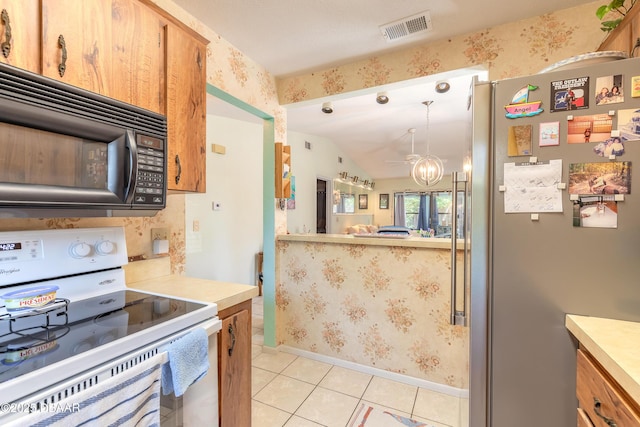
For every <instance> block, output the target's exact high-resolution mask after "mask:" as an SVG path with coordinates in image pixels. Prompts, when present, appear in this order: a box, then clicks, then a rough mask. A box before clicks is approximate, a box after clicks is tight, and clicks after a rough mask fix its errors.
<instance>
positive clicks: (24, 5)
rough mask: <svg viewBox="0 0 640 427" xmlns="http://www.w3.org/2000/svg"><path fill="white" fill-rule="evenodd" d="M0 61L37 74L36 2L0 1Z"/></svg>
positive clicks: (38, 57) (37, 20) (30, 0)
mask: <svg viewBox="0 0 640 427" xmlns="http://www.w3.org/2000/svg"><path fill="white" fill-rule="evenodd" d="M0 13H1V14H0V46H1V49H0V62H4V63H6V64H10V65H14V66H16V67H19V68H23V69H25V70H29V71H33V72H34V73H40V19H39V16H40V9H39V2H38V1H37V0H20V1H16V0H0Z"/></svg>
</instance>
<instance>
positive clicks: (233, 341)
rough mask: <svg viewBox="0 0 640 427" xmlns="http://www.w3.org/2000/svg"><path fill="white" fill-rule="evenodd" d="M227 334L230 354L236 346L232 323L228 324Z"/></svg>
mask: <svg viewBox="0 0 640 427" xmlns="http://www.w3.org/2000/svg"><path fill="white" fill-rule="evenodd" d="M229 334H230V335H231V347H229V349H228V351H229V356H231V353H233V349H234V348H235V346H236V333H235V331H234V330H233V325H229Z"/></svg>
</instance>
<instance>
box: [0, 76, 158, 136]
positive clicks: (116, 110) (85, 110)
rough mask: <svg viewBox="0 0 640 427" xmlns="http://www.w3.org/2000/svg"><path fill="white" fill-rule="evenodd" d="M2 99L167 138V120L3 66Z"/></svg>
mask: <svg viewBox="0 0 640 427" xmlns="http://www.w3.org/2000/svg"><path fill="white" fill-rule="evenodd" d="M0 99H2V100H7V101H12V102H19V103H22V104H23V105H25V106H27V108H28V107H29V106H30V107H34V108H38V109H46V110H49V111H51V112H52V113H56V112H58V113H64V114H66V115H71V116H75V117H78V118H81V119H86V120H92V121H96V122H98V123H104V124H109V125H113V126H117V127H121V128H131V129H137V130H138V131H139V132H144V133H146V134H148V135H150V136H160V137H163V136H164V135H166V118H165V117H164V116H162V115H160V114H157V113H154V112H151V111H148V110H145V109H143V108H139V107H136V106H134V105H130V104H126V103H124V102H120V101H117V100H115V99H112V98H108V97H106V96H103V95H99V94H96V93H93V92H89V91H87V90H84V89H81V88H77V87H73V86H70V85H68V84H65V83H62V82H57V81H55V80H51V79H48V78H46V77H43V76H40V75H37V74H34V73H30V72H28V71H24V70H20V69H17V68H14V67H10V66H7V65H5V64H0Z"/></svg>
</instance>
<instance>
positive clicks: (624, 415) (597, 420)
mask: <svg viewBox="0 0 640 427" xmlns="http://www.w3.org/2000/svg"><path fill="white" fill-rule="evenodd" d="M577 362H578V363H577V365H578V368H577V378H576V390H577V396H578V400H579V401H580V408H582V409H584V411H585V412H586V414H587V416H588V417H589V419H590V420H591V422H592V423H593V425H594V426H595V427H616V426H617V427H640V415H639V414H638V413H637V412H635V409H634V408H633V407H632V406H631V405H630V403H629V402H628V401H627V400H626V398H625V397H623V396H622V395H621V393H620V392H619V388H618V385H616V384H614V383H612V382H610V381H609V379H608V378H606V377H605V376H604V375H603V374H602V372H600V369H599V368H598V367H596V365H595V364H594V363H593V362H592V361H591V359H590V358H589V357H588V356H587V355H586V354H585V353H584V352H582V351H581V350H578V361H577Z"/></svg>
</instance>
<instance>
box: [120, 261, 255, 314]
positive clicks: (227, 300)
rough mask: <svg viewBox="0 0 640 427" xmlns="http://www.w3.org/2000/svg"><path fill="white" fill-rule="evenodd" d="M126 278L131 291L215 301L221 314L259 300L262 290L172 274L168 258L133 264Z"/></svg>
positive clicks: (126, 271)
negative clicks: (242, 304) (245, 303)
mask: <svg viewBox="0 0 640 427" xmlns="http://www.w3.org/2000/svg"><path fill="white" fill-rule="evenodd" d="M165 260H166V261H165ZM147 261H150V262H147ZM142 263H146V264H142ZM165 264H166V265H165ZM125 278H126V282H127V287H129V288H131V289H138V290H141V291H147V292H152V293H156V294H164V295H169V296H174V297H178V298H185V299H191V300H195V301H203V302H213V303H216V305H217V306H218V312H220V311H221V310H224V309H226V308H229V307H232V306H234V305H236V304H240V303H242V302H245V301H247V300H250V299H252V298H254V297H257V296H258V293H259V289H258V287H257V286H253V285H244V284H239V283H231V282H219V281H216V280H207V279H199V278H195V277H189V276H180V275H177V274H170V268H169V264H168V258H164V259H155V260H146V261H138V262H135V263H129V264H128V265H127V266H126V267H125Z"/></svg>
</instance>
